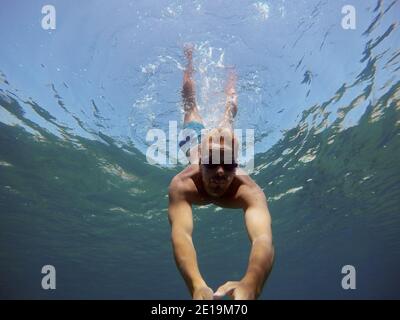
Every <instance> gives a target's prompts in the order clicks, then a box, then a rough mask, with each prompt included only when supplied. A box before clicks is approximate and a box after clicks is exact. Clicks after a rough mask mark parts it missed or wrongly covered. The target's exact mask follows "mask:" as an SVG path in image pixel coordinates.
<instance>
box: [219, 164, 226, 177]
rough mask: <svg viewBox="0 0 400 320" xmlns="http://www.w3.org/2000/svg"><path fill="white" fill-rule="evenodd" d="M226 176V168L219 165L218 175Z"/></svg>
mask: <svg viewBox="0 0 400 320" xmlns="http://www.w3.org/2000/svg"><path fill="white" fill-rule="evenodd" d="M224 174H225V170H224V167H223V166H221V165H219V166H218V168H217V175H219V176H223V175H224Z"/></svg>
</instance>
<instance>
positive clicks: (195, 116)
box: [182, 45, 203, 124]
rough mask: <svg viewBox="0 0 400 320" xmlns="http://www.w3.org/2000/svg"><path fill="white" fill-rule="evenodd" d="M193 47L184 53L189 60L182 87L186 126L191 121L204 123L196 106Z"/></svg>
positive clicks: (188, 47)
mask: <svg viewBox="0 0 400 320" xmlns="http://www.w3.org/2000/svg"><path fill="white" fill-rule="evenodd" d="M192 52H193V47H192V46H190V45H189V46H186V47H185V49H184V53H185V56H186V59H187V66H186V69H185V71H184V73H183V87H182V99H183V110H184V111H185V118H184V124H186V123H189V122H191V121H197V122H199V123H203V119H202V118H201V116H200V113H199V110H198V109H197V105H196V91H195V84H194V80H193V78H192V76H193V61H192Z"/></svg>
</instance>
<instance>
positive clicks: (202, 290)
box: [193, 285, 214, 300]
mask: <svg viewBox="0 0 400 320" xmlns="http://www.w3.org/2000/svg"><path fill="white" fill-rule="evenodd" d="M213 294H214V292H213V291H212V289H211V288H210V287H207V286H206V285H204V286H202V287H199V288H196V289H194V291H193V300H213Z"/></svg>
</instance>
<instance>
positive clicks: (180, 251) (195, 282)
mask: <svg viewBox="0 0 400 320" xmlns="http://www.w3.org/2000/svg"><path fill="white" fill-rule="evenodd" d="M172 245H173V249H174V256H175V261H176V265H177V267H178V269H179V271H180V272H181V274H182V276H183V278H184V280H185V282H186V285H187V287H188V289H189V290H190V292H191V294H193V291H194V289H195V288H196V287H200V286H203V285H206V283H205V281H204V280H203V278H202V276H201V274H200V270H199V267H198V264H197V257H196V250H195V248H194V246H193V242H192V238H191V237H190V236H189V235H187V234H184V233H182V232H179V231H178V232H174V231H173V232H172Z"/></svg>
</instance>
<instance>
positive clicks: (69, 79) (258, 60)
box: [0, 0, 400, 299]
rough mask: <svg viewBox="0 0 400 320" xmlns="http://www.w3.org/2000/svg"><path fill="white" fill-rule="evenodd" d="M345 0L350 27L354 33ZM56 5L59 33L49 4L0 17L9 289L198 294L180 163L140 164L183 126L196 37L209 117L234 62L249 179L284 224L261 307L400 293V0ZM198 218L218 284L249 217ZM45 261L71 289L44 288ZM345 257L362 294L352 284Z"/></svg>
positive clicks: (232, 272)
mask: <svg viewBox="0 0 400 320" xmlns="http://www.w3.org/2000/svg"><path fill="white" fill-rule="evenodd" d="M2 4H3V3H2ZM346 4H352V5H353V6H354V7H355V9H356V17H357V20H356V21H357V22H356V29H355V30H345V29H343V28H342V26H341V19H342V17H343V14H342V13H341V8H342V7H343V6H344V5H346ZM53 5H54V6H55V8H56V10H57V11H56V12H57V27H56V29H55V30H51V31H49V30H43V29H42V28H41V24H40V22H41V19H42V17H43V14H42V13H41V8H42V6H43V3H42V2H40V1H31V2H29V4H27V3H25V2H24V1H5V2H4V4H3V8H4V10H1V12H0V27H1V30H2V31H1V32H2V50H1V51H0V131H1V133H0V150H1V151H0V297H1V298H35V299H37V298H45V299H54V298H61V299H65V298H78V299H80V298H111V299H114V298H121V299H151V298H160V299H171V298H172V299H187V298H190V296H189V295H188V292H187V290H186V288H185V286H184V283H183V281H182V278H181V277H180V275H179V273H178V271H177V269H176V267H175V263H174V259H173V255H172V249H171V244H170V235H169V231H170V229H169V224H168V220H167V209H166V208H167V202H168V199H167V187H168V184H169V181H170V179H171V178H172V177H173V176H174V175H175V174H176V173H177V172H179V171H180V170H181V169H182V168H183V166H182V165H177V166H156V165H150V164H149V163H147V161H146V157H145V152H146V148H147V143H146V140H145V137H146V132H147V131H148V130H149V129H151V128H160V129H163V130H167V129H168V121H173V120H175V121H178V122H179V123H180V124H181V123H182V112H181V106H180V89H181V88H180V86H181V81H182V69H183V66H184V59H183V55H182V47H183V44H184V43H186V42H192V43H193V44H194V45H195V56H194V64H195V68H196V82H197V86H198V87H197V88H198V89H197V95H198V101H199V106H200V110H201V112H202V114H203V115H204V116H205V120H206V123H207V124H208V125H210V126H211V125H213V123H214V122H215V121H216V117H215V114H218V113H219V112H220V111H221V101H222V100H221V99H222V98H223V94H222V91H221V89H222V88H223V79H224V78H223V77H224V67H225V66H229V65H235V66H236V69H237V71H238V77H239V82H238V93H239V113H238V115H237V121H236V127H238V128H244V129H246V128H252V129H254V130H255V137H256V146H255V149H256V155H255V170H254V172H253V173H252V174H251V176H252V178H253V179H254V180H255V181H256V182H257V183H258V184H259V185H260V186H261V187H262V188H263V190H264V191H265V194H266V195H267V198H268V203H269V209H270V212H271V216H272V220H273V235H274V244H275V250H276V259H275V264H274V268H273V271H272V273H271V275H270V278H269V280H268V282H267V285H266V287H265V289H264V291H263V293H262V295H261V299H278V298H287V299H313V298H322V299H334V298H342V299H354V298H373V299H375V298H400V291H399V287H400V286H399V285H400V275H399V270H400V237H399V235H400V218H399V214H400V212H399V208H400V201H399V199H400V166H399V160H400V79H399V78H400V77H399V64H400V38H399V32H398V25H399V12H400V11H399V9H400V7H399V2H398V1H352V3H347V2H345V1H288V0H286V1H284V0H282V1H274V2H272V1H266V2H265V1H243V2H240V4H239V2H238V3H236V4H232V3H231V2H228V1H194V2H193V3H191V4H190V5H189V3H184V4H181V2H179V1H122V0H121V1H116V2H113V4H111V3H109V2H108V1H96V2H95V1H84V2H83V3H82V4H79V6H75V5H72V4H71V3H69V2H67V1H54V2H53ZM93 8H95V10H93ZM221 97H222V98H221ZM211 115H212V116H211ZM194 216H195V231H194V235H193V238H194V243H195V245H196V248H197V254H198V259H199V264H200V269H201V271H202V274H203V276H204V278H205V279H206V281H207V282H208V284H209V285H210V286H211V287H212V288H214V289H216V288H217V287H218V286H219V285H221V284H223V283H224V282H225V281H227V280H236V279H240V277H241V276H242V275H243V274H244V272H245V269H246V266H247V259H248V254H249V249H250V244H249V242H248V238H247V234H246V230H245V227H244V224H243V215H242V214H241V211H240V210H225V209H223V210H219V209H218V208H216V207H213V206H205V207H196V208H195V210H194ZM47 264H51V265H54V266H55V268H56V272H57V289H56V290H50V291H45V290H43V289H42V288H41V279H42V276H43V275H42V274H41V272H40V271H41V268H42V266H43V265H47ZM348 264H349V265H353V266H354V267H355V268H356V271H357V289H356V290H343V289H342V287H341V280H342V277H343V274H341V269H342V267H343V266H344V265H348Z"/></svg>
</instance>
